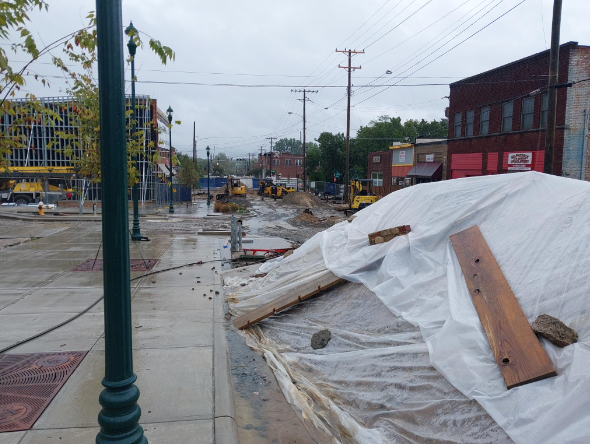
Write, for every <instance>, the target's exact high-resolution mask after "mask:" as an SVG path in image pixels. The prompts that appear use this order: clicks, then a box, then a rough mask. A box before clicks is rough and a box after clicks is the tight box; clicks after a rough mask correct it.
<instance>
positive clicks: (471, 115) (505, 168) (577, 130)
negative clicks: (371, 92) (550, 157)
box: [446, 42, 590, 179]
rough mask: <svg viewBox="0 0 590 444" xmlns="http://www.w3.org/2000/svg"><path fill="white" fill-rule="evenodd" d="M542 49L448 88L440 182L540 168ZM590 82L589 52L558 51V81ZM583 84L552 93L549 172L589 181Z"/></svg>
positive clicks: (588, 104) (587, 88) (566, 47)
mask: <svg viewBox="0 0 590 444" xmlns="http://www.w3.org/2000/svg"><path fill="white" fill-rule="evenodd" d="M548 70H549V51H543V52H540V53H538V54H534V55H532V56H529V57H526V58H524V59H521V60H517V61H515V62H512V63H509V64H507V65H504V66H500V67H498V68H494V69H492V70H490V71H487V72H484V73H481V74H477V75H475V76H472V77H469V78H466V79H463V80H461V81H458V82H455V83H452V84H451V85H450V87H451V93H450V100H449V108H448V117H449V135H448V136H449V137H448V161H447V171H446V173H447V175H446V177H447V178H460V177H468V176H481V175H486V174H498V173H507V172H512V171H526V170H534V171H541V172H542V171H543V163H544V146H545V126H546V119H547V88H546V87H547V74H548ZM588 78H590V47H588V46H581V45H578V44H577V43H576V42H568V43H565V44H563V45H561V47H560V53H559V83H567V82H576V81H579V80H584V79H588ZM589 110H590V82H588V81H587V82H580V83H577V84H576V83H574V85H573V86H572V87H570V88H559V89H558V90H557V130H556V143H555V154H554V156H555V157H554V174H558V175H563V176H566V177H572V178H578V179H580V178H581V179H588V178H590V168H588V156H587V133H588V112H589Z"/></svg>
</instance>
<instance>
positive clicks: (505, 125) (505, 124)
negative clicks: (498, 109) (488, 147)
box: [502, 102, 513, 133]
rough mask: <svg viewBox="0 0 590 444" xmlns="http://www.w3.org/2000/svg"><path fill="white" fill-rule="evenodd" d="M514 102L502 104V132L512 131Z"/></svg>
mask: <svg viewBox="0 0 590 444" xmlns="http://www.w3.org/2000/svg"><path fill="white" fill-rule="evenodd" d="M512 105H513V104H512V102H506V103H504V104H503V105H502V132H504V133H505V132H508V131H512Z"/></svg>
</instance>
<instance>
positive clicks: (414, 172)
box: [408, 162, 442, 179]
mask: <svg viewBox="0 0 590 444" xmlns="http://www.w3.org/2000/svg"><path fill="white" fill-rule="evenodd" d="M410 176H415V177H430V178H432V179H442V163H439V162H424V163H417V164H416V165H414V168H412V169H411V170H410V171H409V172H408V177H410Z"/></svg>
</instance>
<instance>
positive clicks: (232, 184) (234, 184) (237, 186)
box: [215, 177, 246, 200]
mask: <svg viewBox="0 0 590 444" xmlns="http://www.w3.org/2000/svg"><path fill="white" fill-rule="evenodd" d="M228 196H240V197H246V186H245V185H242V184H241V183H240V179H234V178H233V177H228V178H227V181H226V183H225V187H224V188H223V192H222V193H220V194H218V195H217V196H216V197H215V198H216V199H217V200H221V199H224V198H226V197H228Z"/></svg>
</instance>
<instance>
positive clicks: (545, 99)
mask: <svg viewBox="0 0 590 444" xmlns="http://www.w3.org/2000/svg"><path fill="white" fill-rule="evenodd" d="M548 109H549V94H543V95H542V96H541V128H545V127H546V126H547V110H548Z"/></svg>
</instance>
